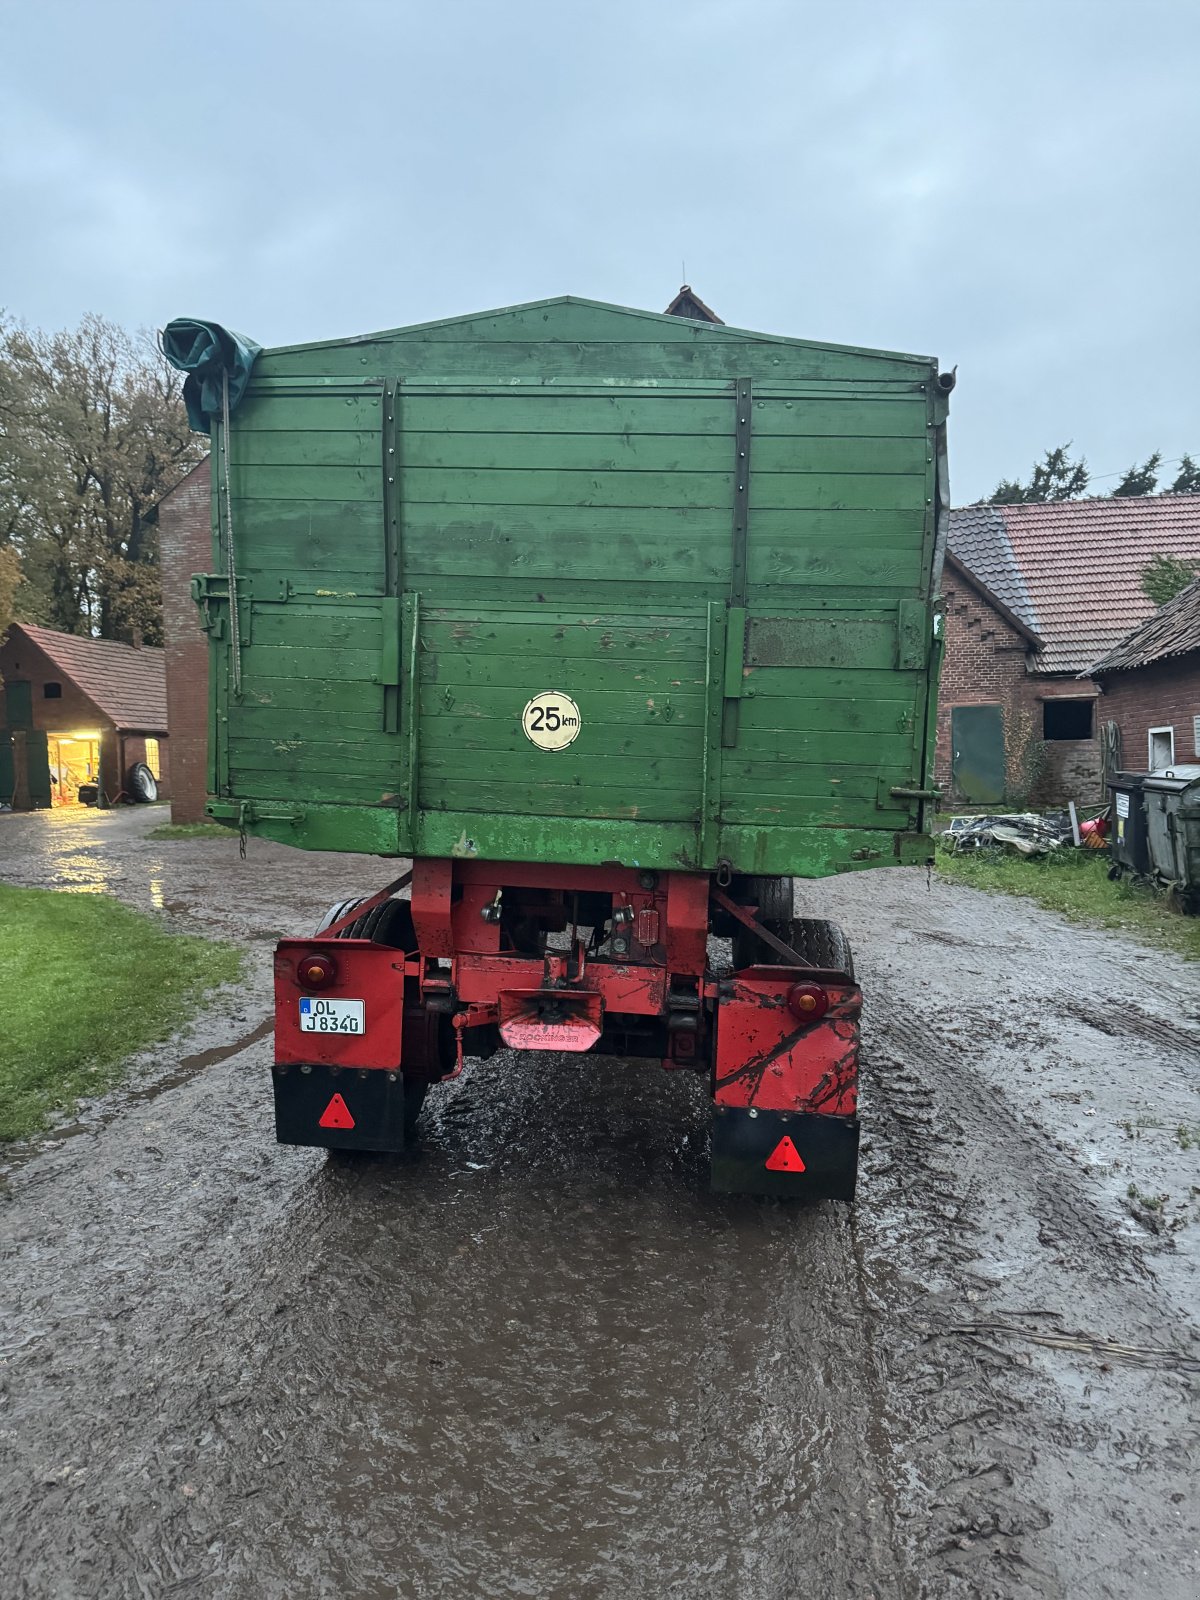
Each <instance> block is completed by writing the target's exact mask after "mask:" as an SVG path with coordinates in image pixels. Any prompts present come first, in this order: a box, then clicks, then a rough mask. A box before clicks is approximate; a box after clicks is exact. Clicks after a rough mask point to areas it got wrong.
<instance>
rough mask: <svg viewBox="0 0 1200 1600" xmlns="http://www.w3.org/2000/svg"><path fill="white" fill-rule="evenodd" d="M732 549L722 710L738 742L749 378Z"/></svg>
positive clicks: (737, 396) (727, 740)
mask: <svg viewBox="0 0 1200 1600" xmlns="http://www.w3.org/2000/svg"><path fill="white" fill-rule="evenodd" d="M733 387H734V403H735V405H736V408H737V409H736V411H735V412H734V434H733V436H734V458H733V552H732V558H731V561H730V577H729V616H728V618H727V622H726V636H725V652H726V653H725V703H724V707H723V709H722V713H721V743H722V744H723V745H724V746H725V748H726V749H731V748H732V747H733V746H734V745H736V744H737V740H738V724H739V721H740V718H741V707H740V705H739V701H740V700H741V698H742V666H743V663H744V657H745V639H746V592H747V588H748V577H747V569H748V561H749V556H748V541H749V533H750V435H751V430H752V426H753V419H754V411H753V407H754V390H753V386H752V384H751V380H750V379H749V378H738V379H737V380H736V381H735V383H734V386H733Z"/></svg>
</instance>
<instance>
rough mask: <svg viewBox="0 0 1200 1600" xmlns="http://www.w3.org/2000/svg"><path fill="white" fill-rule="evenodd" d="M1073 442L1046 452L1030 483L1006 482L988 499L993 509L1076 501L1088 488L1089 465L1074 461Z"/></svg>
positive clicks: (1006, 479) (1038, 463)
mask: <svg viewBox="0 0 1200 1600" xmlns="http://www.w3.org/2000/svg"><path fill="white" fill-rule="evenodd" d="M1070 448H1071V442H1070V440H1068V441H1067V443H1066V444H1060V445H1059V446H1058V448H1057V449H1055V450H1047V451H1046V454H1045V456H1044V457H1043V458H1042V460H1041V461H1039V462H1037V463H1036V465H1035V466H1034V469H1033V471H1032V473H1031V474H1030V477H1029V482H1028V483H1019V482H1017V481H1016V479H1014V478H1004V479H1001V481H1000V482H999V483H998V484H997V485H996V487H995V489H994V490H993V491H992V493H991V495H989V497H988V504H989V505H993V506H1017V505H1037V504H1046V503H1048V502H1050V501H1058V500H1077V499H1078V498H1079V496H1080V495H1081V494H1083V493H1084V492H1085V491H1086V489H1087V486H1088V469H1087V462H1086V461H1084V460H1082V459H1081V460H1079V461H1072V460H1071V458H1070V456H1069V455H1068V451H1069V450H1070Z"/></svg>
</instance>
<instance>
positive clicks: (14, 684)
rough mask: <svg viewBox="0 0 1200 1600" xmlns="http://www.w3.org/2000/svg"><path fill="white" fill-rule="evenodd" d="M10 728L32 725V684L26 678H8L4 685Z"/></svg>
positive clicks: (29, 726)
mask: <svg viewBox="0 0 1200 1600" xmlns="http://www.w3.org/2000/svg"><path fill="white" fill-rule="evenodd" d="M4 701H5V707H6V709H7V712H8V725H9V727H10V728H32V727H33V686H32V684H31V683H30V682H29V680H28V678H10V679H9V681H8V683H7V684H6V685H5V687H4Z"/></svg>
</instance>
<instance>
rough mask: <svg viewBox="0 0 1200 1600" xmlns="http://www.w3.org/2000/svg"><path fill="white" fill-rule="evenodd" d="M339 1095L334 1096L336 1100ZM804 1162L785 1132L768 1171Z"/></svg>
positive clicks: (800, 1168) (793, 1169)
mask: <svg viewBox="0 0 1200 1600" xmlns="http://www.w3.org/2000/svg"><path fill="white" fill-rule="evenodd" d="M336 1098H337V1096H336V1095H335V1096H334V1099H335V1100H336ZM804 1170H805V1168H804V1162H803V1161H802V1160H801V1159H800V1152H799V1150H797V1149H796V1146H795V1145H794V1144H793V1143H792V1141H791V1140H790V1139H789V1138H788V1136H787V1134H786V1133H785V1134H784V1136H783V1138H782V1139H780V1141H779V1143H778V1144H777V1145H776V1146H775V1148H774V1150H772V1151H771V1154H770V1155H769V1156H768V1157H767V1171H768V1172H803V1171H804Z"/></svg>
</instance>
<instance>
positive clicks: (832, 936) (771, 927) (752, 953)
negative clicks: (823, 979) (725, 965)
mask: <svg viewBox="0 0 1200 1600" xmlns="http://www.w3.org/2000/svg"><path fill="white" fill-rule="evenodd" d="M759 921H760V922H762V923H763V925H764V927H765V928H766V929H767V930H768V932H770V933H773V934H774V935H775V937H776V938H777V939H782V940H783V941H784V943H785V944H788V945H790V946H791V948H792V949H793V950H794V951H795V952H796V954H797V955H798V956H799V957H800V958H801V959H802V960H804V961H809V962H811V963H812V965H813V966H814V967H820V968H821V969H822V971H825V972H844V973H845V975H846V977H847V978H849V979H850V981H851V983H853V982H854V954H853V952H852V951H851V949H850V941H849V939H847V938H846V935H845V933H844V932H843V931H842V929H841V928H839V927H838V925H837V923H836V922H830V921H828V920H827V919H826V918H824V917H792V918H791V919H790V920H789V921H787V922H783V921H781V920H777V919H775V918H762V917H760V918H759ZM733 964H734V967H735V969H737V970H738V971H740V970H741V969H742V968H743V967H753V966H760V965H762V966H769V967H778V966H782V965H783V957H782V956H781V955H780V954H779V952H778V951H777V950H772V949H771V947H770V945H769V944H766V943H765V942H764V941H763V940H762V939H760V938H759V937H758V936H757V934H754V933H751V931H750V929H749V928H743V929H741V930H740V932H739V933H738V934H736V935H735V936H734V940H733Z"/></svg>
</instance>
